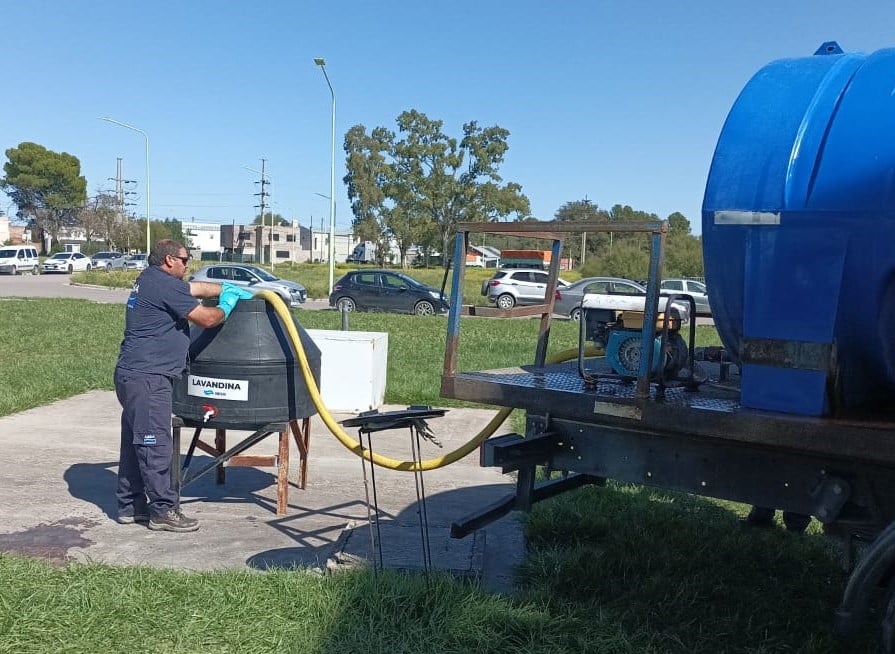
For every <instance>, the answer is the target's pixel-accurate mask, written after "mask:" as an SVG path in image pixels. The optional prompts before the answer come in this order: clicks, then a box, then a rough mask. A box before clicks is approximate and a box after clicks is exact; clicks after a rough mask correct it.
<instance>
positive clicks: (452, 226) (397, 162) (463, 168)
mask: <svg viewBox="0 0 895 654" xmlns="http://www.w3.org/2000/svg"><path fill="white" fill-rule="evenodd" d="M397 124H398V135H396V134H394V133H392V132H390V131H389V130H387V129H385V128H382V127H378V128H376V129H374V130H373V131H372V132H371V133H370V134H369V135H368V134H367V133H366V129H365V128H364V126H363V125H355V126H354V127H352V128H351V129H350V130H349V131H348V133H347V134H346V137H345V153H346V155H347V159H346V168H347V170H348V174H347V175H346V176H345V178H344V181H345V183H346V184H347V186H348V196H349V198H350V199H351V208H352V212H353V214H354V227H355V234H356V235H359V230H361V229H363V230H369V232H371V233H373V234H375V233H376V232H377V230H378V231H379V236H380V237H382V236H387V237H391V238H394V239H395V240H396V242H397V243H398V247H399V249H401V248H406V247H407V246H409V245H410V244H411V243H412V242H417V243H421V244H423V245H434V244H437V247H438V249H439V250H440V251H441V252H442V253H445V252H450V251H451V244H450V241H451V237H452V236H453V234H454V232H455V231H456V225H457V223H458V222H479V221H486V220H499V219H501V218H506V217H509V216H511V215H516V217H517V218H525V217H527V216H528V215H529V213H530V205H529V202H528V198H526V197H525V195H523V194H522V187H521V186H520V185H519V184H515V183H507V184H503V185H501V182H502V181H503V180H502V179H501V177H500V175H499V174H498V170H499V168H500V164H501V163H503V159H504V156H505V154H506V152H507V150H508V148H509V146H508V145H507V138H508V136H509V132H508V131H507V130H505V129H503V128H501V127H498V126H496V125H495V126H493V127H488V128H481V127H479V126H478V124H477V123H476V122H474V121H473V122H469V123H466V124H465V125H463V138H462V139H461V140H460V141H459V142H458V141H457V139H455V138H451V137H449V136H447V135H446V134H445V133H444V132H443V130H442V127H443V123H442V121H440V120H431V119H429V118H428V117H427V116H426V115H425V114H423V113H420V112H418V111H416V110H411V111H405V112H403V113H402V114H401V115H400V116H398V118H397ZM398 136H400V137H401V138H400V140H397V141H396V140H395V139H396V138H397V137H398ZM370 240H372V239H370ZM405 251H406V249H402V260H403V259H404V257H403V254H404V252H405ZM444 260H445V261H448V260H449V258H448V257H444Z"/></svg>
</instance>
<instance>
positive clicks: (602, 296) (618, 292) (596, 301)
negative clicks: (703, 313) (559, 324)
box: [554, 279, 690, 323]
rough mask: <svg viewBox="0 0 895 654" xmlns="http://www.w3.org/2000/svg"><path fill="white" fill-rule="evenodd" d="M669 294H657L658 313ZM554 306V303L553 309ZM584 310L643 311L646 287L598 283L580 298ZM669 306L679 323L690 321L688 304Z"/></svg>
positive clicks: (615, 281)
mask: <svg viewBox="0 0 895 654" xmlns="http://www.w3.org/2000/svg"><path fill="white" fill-rule="evenodd" d="M668 295H670V294H669V293H662V292H660V293H659V311H665V307H666V305H667V304H668V297H667V296H668ZM555 306H556V304H555V302H554V307H555ZM581 306H582V307H583V308H585V309H606V310H609V311H643V310H644V307H645V306H646V286H642V285H641V284H638V283H637V282H633V281H631V280H627V279H612V280H611V281H610V283H606V284H600V283H599V282H598V283H597V284H596V285H595V286H594V287H593V289H592V290H591V289H588V291H587V292H586V293H585V294H584V296H583V297H582V298H581ZM671 306H672V307H673V308H675V309H677V312H678V314H679V315H680V318H681V321H682V322H684V323H687V322H689V320H690V303H689V302H687V301H686V300H675V301H674V302H672V304H671Z"/></svg>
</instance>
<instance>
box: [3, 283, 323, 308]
mask: <svg viewBox="0 0 895 654" xmlns="http://www.w3.org/2000/svg"><path fill="white" fill-rule="evenodd" d="M129 293H130V289H125V288H106V287H105V286H92V285H84V284H72V283H71V277H70V276H69V275H0V297H61V298H76V299H81V300H92V301H94V302H101V303H107V304H124V302H125V301H126V300H127V296H128V294H129ZM302 308H303V309H326V308H329V302H327V301H326V300H308V301H307V302H305V304H304V306H303V307H302Z"/></svg>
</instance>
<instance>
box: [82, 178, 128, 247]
mask: <svg viewBox="0 0 895 654" xmlns="http://www.w3.org/2000/svg"><path fill="white" fill-rule="evenodd" d="M118 222H121V221H120V218H119V211H118V199H117V198H116V197H115V196H114V195H113V194H111V193H107V192H103V191H97V193H96V195H95V196H93V197H92V198H89V199H88V201H87V202H86V203H85V204H84V206H83V207H81V209H80V210H79V211H78V225H79V226H80V227H81V229H83V230H84V238H85V239H86V241H87V244H88V245H89V244H90V243H92V242H93V241H94V240H95V239H101V240H103V241H105V243H106V247H113V244H114V239H113V238H112V233H113V232H114V231H115V225H116V223H118Z"/></svg>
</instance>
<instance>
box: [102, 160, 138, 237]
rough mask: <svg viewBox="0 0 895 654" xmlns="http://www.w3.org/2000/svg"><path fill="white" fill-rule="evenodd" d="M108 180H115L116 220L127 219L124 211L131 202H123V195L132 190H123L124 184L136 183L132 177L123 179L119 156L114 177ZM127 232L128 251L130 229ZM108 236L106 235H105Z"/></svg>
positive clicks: (129, 193)
mask: <svg viewBox="0 0 895 654" xmlns="http://www.w3.org/2000/svg"><path fill="white" fill-rule="evenodd" d="M109 181H114V182H115V209H116V214H117V216H116V217H117V220H118V221H119V222H125V221H126V220H127V212H126V211H125V207H126V206H132V205H133V203H132V202H125V201H124V200H125V197H124V196H125V195H132V194H133V191H125V190H124V185H125V184H136V183H137V182H136V180H133V179H124V178H123V177H122V166H121V157H116V161H115V177H109ZM125 231H126V234H127V249H128V251H130V247H131V235H130V229H127V230H125ZM107 236H108V235H107Z"/></svg>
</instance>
